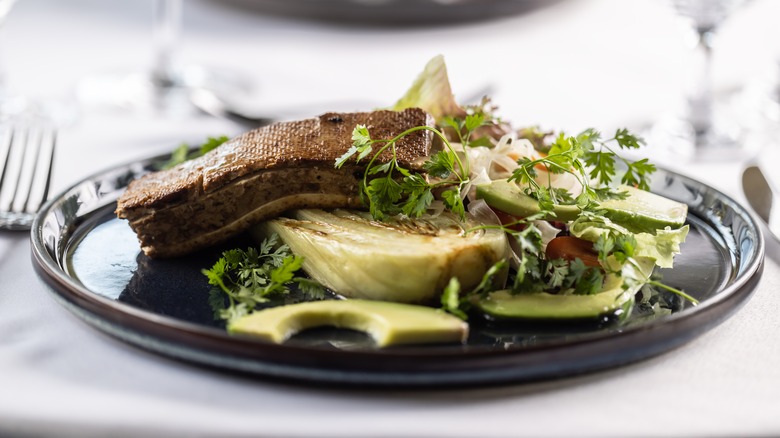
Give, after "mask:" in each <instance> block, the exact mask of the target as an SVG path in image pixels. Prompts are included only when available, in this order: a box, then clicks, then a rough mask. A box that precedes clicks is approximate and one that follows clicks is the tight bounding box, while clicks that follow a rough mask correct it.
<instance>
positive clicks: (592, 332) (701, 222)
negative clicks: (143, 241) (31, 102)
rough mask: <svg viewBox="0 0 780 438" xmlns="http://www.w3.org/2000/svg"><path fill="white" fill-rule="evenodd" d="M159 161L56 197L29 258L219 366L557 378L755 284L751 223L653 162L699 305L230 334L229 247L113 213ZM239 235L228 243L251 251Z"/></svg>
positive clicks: (592, 366)
mask: <svg viewBox="0 0 780 438" xmlns="http://www.w3.org/2000/svg"><path fill="white" fill-rule="evenodd" d="M165 158H167V157H156V158H153V159H149V160H145V161H142V162H136V163H132V164H129V165H124V166H120V167H117V168H114V169H110V170H108V171H104V172H102V173H99V174H96V175H94V176H92V177H90V178H87V179H85V180H84V181H82V182H80V183H78V184H76V185H75V186H73V187H72V188H70V189H68V190H67V191H65V192H64V193H62V194H61V195H59V196H58V197H57V198H55V199H53V200H51V201H50V202H49V203H48V204H47V205H46V206H45V207H44V209H43V210H42V211H41V213H40V214H39V215H38V217H37V218H36V221H35V223H34V225H33V230H32V243H33V260H34V264H35V266H36V269H37V272H38V273H39V275H40V276H41V278H42V279H43V280H44V281H45V282H46V283H47V284H48V285H49V286H50V287H51V289H52V291H53V293H54V296H55V297H56V298H57V299H58V300H59V301H60V302H61V303H62V304H63V305H64V306H65V307H67V308H68V309H69V310H70V311H72V312H73V313H75V314H76V315H78V316H79V317H81V318H83V319H84V320H85V321H86V322H87V323H89V324H91V325H93V326H94V327H96V328H97V329H99V330H102V331H104V332H106V333H109V334H111V335H113V336H115V337H117V338H119V339H121V340H123V341H126V342H128V343H130V344H133V345H136V346H138V347H141V348H144V349H147V350H151V351H154V352H157V353H160V354H163V355H166V356H171V357H174V358H177V359H182V360H186V361H190V362H194V363H198V364H201V365H207V366H213V367H217V368H222V369H225V370H232V371H238V372H245V373H251V374H258V375H263V376H271V377H283V378H289V379H296V380H306V381H317V382H325V383H351V384H373V385H405V386H445V385H464V384H471V385H479V384H491V383H498V382H506V381H528V380H536V379H546V378H555V377H563V376H568V375H572V374H577V373H583V372H589V371H594V370H598V369H604V368H608V367H614V366H618V365H622V364H626V363H630V362H634V361H637V360H640V359H644V358H647V357H650V356H653V355H656V354H659V353H662V352H664V351H668V350H670V349H672V348H675V347H677V346H679V345H681V344H683V343H685V342H688V341H690V340H691V339H693V338H694V337H696V336H698V335H700V334H702V333H703V332H705V331H707V330H708V329H710V328H712V327H713V326H715V325H716V324H718V323H720V322H721V321H723V320H724V319H725V318H727V317H728V316H729V315H731V314H732V313H733V312H735V311H736V310H737V309H738V308H739V307H740V306H741V305H742V304H743V303H744V302H745V301H746V300H747V299H748V297H749V296H750V294H751V292H752V291H753V290H754V289H755V286H756V284H757V283H758V280H759V277H760V274H761V271H762V262H763V256H764V241H763V238H762V236H761V233H760V231H759V228H758V226H757V225H756V224H757V223H756V221H755V220H754V219H753V217H752V216H751V215H750V214H749V213H748V212H747V211H746V210H745V209H744V208H743V207H742V206H740V205H739V204H737V203H736V202H734V201H733V200H732V199H730V198H728V197H727V196H725V195H723V194H721V193H719V192H717V191H716V190H714V189H712V188H710V187H708V186H706V185H704V184H701V183H699V182H696V181H694V180H691V179H689V178H686V177H684V176H681V175H677V174H674V173H671V172H667V171H663V170H659V171H658V173H657V174H656V176H655V178H654V180H653V181H654V184H653V187H652V189H653V191H654V192H656V193H659V194H661V195H664V196H667V197H669V198H672V199H676V200H678V201H681V202H685V203H687V204H688V205H689V206H690V214H689V217H688V222H689V224H690V225H691V232H690V234H689V236H688V240H687V241H686V243H685V244H684V246H683V249H682V254H681V255H679V256H678V258H677V259H676V267H675V269H673V270H668V271H667V272H663V273H662V274H663V275H664V282H666V283H668V284H670V285H672V286H675V287H677V288H682V289H685V290H686V291H687V292H688V293H689V294H691V295H693V296H695V297H696V298H698V299H699V300H700V301H701V304H699V305H698V306H695V307H694V306H685V305H682V304H681V303H680V307H679V308H678V309H677V310H676V311H675V312H674V313H672V314H670V315H665V316H658V315H657V314H652V313H651V314H648V313H645V312H641V311H640V310H641V307H640V306H636V307H635V309H634V311H633V312H632V313H631V314H630V315H628V317H627V318H625V319H624V320H623V321H600V322H594V323H589V324H577V325H573V324H546V325H545V324H531V325H529V324H525V325H522V324H511V325H507V324H497V323H491V322H488V321H472V322H471V326H472V330H471V335H470V337H469V339H468V341H467V343H465V344H464V345H426V346H415V347H403V348H401V347H399V348H388V349H383V350H379V349H376V348H374V347H373V346H372V344H371V342H370V339H368V338H367V337H366V336H364V335H362V334H359V333H354V332H349V331H339V330H335V329H333V330H314V331H308V332H305V333H301V334H300V335H298V336H296V337H294V338H293V339H291V340H290V341H288V342H287V343H286V344H284V345H273V344H268V343H264V342H262V341H258V340H255V339H251V338H246V337H235V336H229V335H228V334H227V333H226V332H225V330H224V328H223V327H222V326H221V325H220V323H218V322H216V321H215V320H214V319H213V317H212V311H211V309H210V307H209V304H208V291H209V285H208V284H207V282H206V280H205V277H204V276H203V275H202V274H201V273H200V270H201V269H202V268H204V267H210V266H211V265H212V264H213V263H214V261H215V260H216V259H217V257H218V256H219V254H220V252H221V250H222V249H223V248H212V249H210V250H206V251H202V252H200V253H198V254H194V255H192V256H189V257H185V258H181V259H176V260H150V259H149V258H147V257H146V256H144V255H142V254H141V253H140V251H139V248H138V245H137V243H136V240H135V236H134V234H133V233H132V231H131V230H130V228H129V227H128V225H127V224H126V223H125V222H123V221H120V220H118V219H116V218H115V217H114V215H113V210H114V207H115V201H116V198H117V196H118V195H119V194H120V193H121V192H122V190H123V189H124V188H125V186H126V185H127V184H128V183H129V182H130V181H131V180H132V179H134V178H136V177H138V176H139V175H141V174H143V173H145V172H148V171H149V170H150V169H152V168H153V166H154V163H156V162H159V161H161V160H163V159H165ZM249 244H250V242H249V241H248V239H247V238H242V237H239V238H238V239H236V240H235V241H232V242H228V243H227V244H226V245H225V247H237V246H241V247H245V246H248V245H249Z"/></svg>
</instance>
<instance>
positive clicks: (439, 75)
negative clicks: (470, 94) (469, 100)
mask: <svg viewBox="0 0 780 438" xmlns="http://www.w3.org/2000/svg"><path fill="white" fill-rule="evenodd" d="M406 108H422V109H423V110H425V111H426V112H428V113H429V114H430V115H432V116H433V118H434V119H436V120H439V119H440V118H441V117H444V116H453V117H454V116H459V117H464V116H465V115H466V111H465V110H464V109H463V108H461V106H460V105H458V103H457V102H456V101H455V96H454V95H453V94H452V88H451V87H450V79H449V77H448V76H447V66H446V64H445V63H444V57H443V56H442V55H437V56H435V57H433V59H431V60H430V61H428V63H427V64H426V65H425V68H424V69H423V71H422V72H421V73H420V74H419V75H418V76H417V79H415V81H414V83H413V84H412V86H411V88H409V90H408V91H407V92H406V94H404V95H403V97H401V98H400V99H399V100H398V102H396V103H395V105H393V106H392V107H391V109H392V110H395V111H401V110H403V109H406Z"/></svg>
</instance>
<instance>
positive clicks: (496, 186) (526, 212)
mask: <svg viewBox="0 0 780 438" xmlns="http://www.w3.org/2000/svg"><path fill="white" fill-rule="evenodd" d="M477 198H479V199H484V200H485V202H487V204H488V205H489V206H491V207H493V208H497V209H499V210H501V211H503V212H504V213H509V214H511V215H513V216H517V217H527V216H531V215H534V214H538V213H539V212H540V209H539V201H537V200H536V199H534V198H532V197H530V196H528V195H526V194H525V193H523V190H522V189H521V188H520V186H518V185H517V184H515V183H513V182H509V181H507V180H505V179H502V180H495V181H492V182H490V183H487V184H479V185H477ZM553 212H554V213H555V217H552V216H550V217H545V218H544V219H548V220H549V219H555V220H559V221H564V222H568V221H573V220H574V219H577V216H579V214H580V209H579V208H577V206H576V205H560V204H559V205H556V206H555V207H554V208H553Z"/></svg>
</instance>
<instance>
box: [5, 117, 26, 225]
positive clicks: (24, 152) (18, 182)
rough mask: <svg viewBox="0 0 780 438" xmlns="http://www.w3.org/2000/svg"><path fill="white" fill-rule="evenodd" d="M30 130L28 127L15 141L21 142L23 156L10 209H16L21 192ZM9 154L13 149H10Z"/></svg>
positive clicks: (9, 204)
mask: <svg viewBox="0 0 780 438" xmlns="http://www.w3.org/2000/svg"><path fill="white" fill-rule="evenodd" d="M29 135H30V131H29V130H28V129H24V130H22V135H20V136H19V137H20V139H19V140H17V141H16V142H15V143H20V144H21V145H22V150H21V152H20V154H21V157H20V158H19V163H20V164H19V172H18V173H17V174H16V184H14V187H13V189H12V191H11V200H10V201H8V211H13V210H14V204H15V203H16V195H18V194H19V187H20V186H21V185H22V174H23V173H24V172H23V170H24V167H23V166H24V163H25V161H24V160H25V158H27V147H26V145H27V140H28V138H29ZM15 143H14V142H11V147H13V145H14V144H15ZM8 151H9V155H10V151H11V149H10V148H9V149H8Z"/></svg>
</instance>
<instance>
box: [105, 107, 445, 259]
mask: <svg viewBox="0 0 780 438" xmlns="http://www.w3.org/2000/svg"><path fill="white" fill-rule="evenodd" d="M357 124H363V125H366V127H367V128H368V130H369V132H370V134H371V138H374V139H389V138H392V137H394V136H396V135H398V134H400V133H401V132H403V131H405V130H407V129H409V128H413V127H416V126H423V125H428V126H433V118H432V117H431V116H430V115H429V114H428V113H426V112H425V111H423V110H421V109H418V108H412V109H407V110H404V111H400V112H396V111H384V110H383V111H374V112H367V113H328V114H323V115H321V116H320V117H319V118H315V119H306V120H300V121H294V122H283V123H277V124H274V125H270V126H265V127H262V128H258V129H255V130H253V131H249V132H247V133H245V134H243V135H241V136H239V137H236V138H234V139H232V140H230V141H228V142H226V143H225V144H223V145H222V146H220V147H218V148H217V149H214V150H213V151H211V152H209V153H208V154H206V155H203V156H202V157H200V158H197V159H194V160H191V161H187V162H185V163H182V164H180V165H178V166H176V167H173V168H171V169H168V170H162V171H159V172H154V173H150V174H147V175H144V176H143V177H141V178H139V179H137V180H135V181H133V182H131V183H130V185H129V186H128V187H127V190H126V191H125V192H124V193H123V194H122V196H121V197H120V198H119V200H118V202H117V209H116V214H117V216H118V217H120V218H124V219H127V220H128V221H129V222H130V226H131V227H132V228H133V230H134V231H135V232H136V234H138V239H139V241H140V242H141V248H142V249H143V251H144V253H146V254H147V255H148V256H150V257H174V256H179V255H183V254H186V253H189V252H191V251H194V250H196V249H199V248H203V247H205V246H209V245H213V244H215V243H218V242H220V241H223V240H225V239H227V238H229V237H231V236H233V235H235V234H238V233H240V232H241V231H243V230H245V229H247V228H248V227H249V226H250V225H252V224H255V223H257V222H259V221H262V220H264V219H268V218H271V217H274V216H277V215H279V214H280V213H282V212H284V211H285V210H290V209H296V208H336V207H359V206H360V205H361V204H360V197H359V183H360V180H361V179H362V177H363V171H364V169H365V166H366V165H367V162H368V160H367V159H366V160H363V161H361V162H360V163H356V162H355V160H354V158H353V159H351V160H350V161H348V162H347V163H346V164H345V165H344V166H342V167H341V168H340V169H336V168H335V167H334V164H335V161H336V159H337V158H339V157H340V156H342V155H343V154H344V153H345V152H346V151H347V150H348V149H349V148H350V147H351V146H352V130H353V129H354V128H355V125H357ZM431 143H432V134H431V132H430V131H427V130H422V131H417V132H414V133H412V134H410V135H407V136H405V137H403V138H402V139H400V140H399V141H398V142H397V143H396V152H397V159H398V161H399V162H400V163H401V164H402V165H404V166H407V167H411V168H413V169H416V168H419V165H420V163H421V162H422V161H423V159H424V158H425V157H427V156H429V155H430V148H431ZM379 158H380V160H379V161H381V160H382V159H383V158H384V159H385V160H387V159H389V158H390V154H389V151H385V152H384V153H383V154H382V156H380V157H379Z"/></svg>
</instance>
